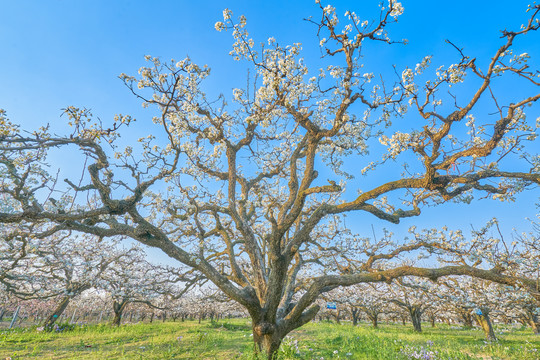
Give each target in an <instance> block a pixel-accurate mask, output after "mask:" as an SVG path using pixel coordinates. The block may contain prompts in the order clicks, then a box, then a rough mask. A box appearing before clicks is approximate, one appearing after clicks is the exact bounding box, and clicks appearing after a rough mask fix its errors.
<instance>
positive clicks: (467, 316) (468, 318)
mask: <svg viewBox="0 0 540 360" xmlns="http://www.w3.org/2000/svg"><path fill="white" fill-rule="evenodd" d="M458 314H459V317H461V320H463V325H464V326H465V327H466V328H469V329H470V328H472V327H473V316H472V314H471V311H470V310H469V309H458Z"/></svg>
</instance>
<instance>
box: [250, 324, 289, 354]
mask: <svg viewBox="0 0 540 360" xmlns="http://www.w3.org/2000/svg"><path fill="white" fill-rule="evenodd" d="M284 337H285V334H283V333H282V332H281V331H278V329H277V327H276V325H275V324H271V323H268V322H260V323H258V324H254V325H253V341H254V343H255V352H256V353H264V354H265V356H266V358H267V359H268V360H275V359H277V356H278V350H279V347H280V345H281V342H282V341H283V338H284Z"/></svg>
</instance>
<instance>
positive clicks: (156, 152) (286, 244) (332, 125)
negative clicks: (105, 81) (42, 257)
mask: <svg viewBox="0 0 540 360" xmlns="http://www.w3.org/2000/svg"><path fill="white" fill-rule="evenodd" d="M319 6H320V16H319V18H318V20H315V19H313V18H311V19H310V20H309V21H310V22H312V23H313V24H315V27H316V30H317V36H318V37H319V40H320V46H321V49H322V52H323V54H325V56H324V58H323V59H322V61H325V62H327V63H326V65H325V66H324V67H323V68H321V69H315V70H310V69H309V68H308V67H307V65H306V62H305V61H304V59H302V57H301V53H302V47H301V45H300V44H293V45H290V46H282V45H281V44H279V43H278V42H277V41H276V40H275V39H273V38H270V39H269V40H268V45H265V46H263V47H262V49H259V48H258V46H256V45H255V42H254V41H253V40H252V39H251V38H250V37H249V34H248V32H247V30H246V19H245V18H244V17H240V19H239V21H238V22H235V21H234V20H233V17H232V13H231V11H229V10H225V11H224V21H223V22H218V23H217V24H216V29H217V30H228V31H229V30H230V31H232V34H233V37H234V44H233V49H232V51H231V55H232V56H233V58H234V59H235V60H239V61H245V62H246V63H247V64H248V66H250V67H251V69H252V72H250V73H251V74H255V76H253V77H252V78H249V79H248V85H247V86H246V88H243V89H240V88H238V89H234V90H233V97H232V99H227V98H226V96H224V95H220V96H218V97H217V99H213V98H211V97H210V95H207V93H206V92H205V89H204V85H203V83H204V80H205V79H206V78H207V77H208V76H209V75H210V69H209V68H208V67H207V66H199V65H197V64H195V63H194V62H193V61H192V60H191V59H190V58H185V59H184V60H181V61H178V62H175V61H171V62H163V61H161V60H160V59H159V58H153V57H150V56H148V57H147V60H148V62H149V65H148V66H146V67H142V68H141V69H140V72H139V73H140V75H139V76H138V77H135V76H130V75H125V74H122V75H121V79H122V80H123V81H124V82H125V84H126V85H127V87H128V88H129V89H130V90H131V91H132V92H133V93H134V94H135V95H136V96H137V97H139V98H140V99H142V101H143V104H144V106H148V107H152V108H154V109H155V110H156V112H157V115H156V116H155V117H154V118H153V123H154V124H155V128H154V129H153V130H152V131H151V134H149V135H148V136H147V137H144V138H141V139H140V140H139V142H138V145H136V144H135V145H134V144H130V146H127V147H124V148H123V149H122V148H121V142H120V140H119V139H118V137H119V135H120V134H121V133H122V128H124V127H125V126H128V125H129V124H130V123H132V122H133V119H132V118H131V117H129V116H124V115H118V116H117V117H116V118H115V119H114V122H113V123H112V124H111V125H110V126H105V125H103V124H102V123H101V122H100V121H95V120H94V119H93V117H92V115H91V113H90V112H89V111H87V110H85V109H77V108H73V107H69V108H67V109H66V116H67V117H68V119H69V123H70V125H71V126H72V129H73V131H72V132H71V133H68V134H67V135H65V136H58V135H54V134H51V133H50V132H49V131H48V129H47V128H42V129H40V130H38V131H36V132H35V133H33V135H27V134H25V133H23V132H22V131H20V129H19V128H18V127H17V126H16V125H15V124H13V123H12V122H10V121H8V120H7V119H6V117H5V116H4V115H2V117H1V119H2V120H1V121H0V124H2V127H1V128H0V136H1V139H2V144H1V145H0V172H1V173H2V180H1V183H0V193H2V195H4V196H7V197H9V198H10V199H11V200H13V201H14V202H15V203H16V206H15V207H14V209H13V211H11V212H2V213H0V222H3V223H23V224H26V223H33V222H48V223H49V224H50V230H51V231H53V230H58V231H59V230H63V229H70V230H73V231H79V232H84V233H88V234H93V235H96V236H99V237H112V236H118V235H122V236H128V237H131V238H133V239H135V240H137V241H140V242H141V243H144V244H146V245H149V246H152V247H156V248H159V249H161V250H162V251H163V252H164V253H166V254H167V255H168V256H170V257H171V258H173V259H176V260H178V261H179V262H181V263H182V264H185V265H187V266H189V267H191V268H193V269H195V270H196V271H198V272H200V273H201V274H203V275H204V276H205V277H206V278H207V279H209V280H210V281H211V282H213V283H214V284H215V285H216V286H217V287H218V288H219V289H220V290H221V291H222V292H224V293H225V294H226V295H227V296H228V297H230V298H231V299H233V300H234V301H236V302H238V303H239V304H241V305H242V306H244V307H245V308H246V309H247V311H248V313H249V314H250V316H251V318H252V321H253V332H254V336H253V339H254V341H255V343H256V344H257V345H258V349H260V350H263V351H264V352H265V353H266V354H267V356H268V358H273V357H274V356H275V354H276V352H277V349H278V348H279V346H280V344H281V341H282V339H283V338H284V336H285V335H286V334H287V333H289V332H290V331H292V330H294V329H296V328H298V327H300V326H302V325H303V324H305V323H307V322H309V321H310V320H311V319H313V318H314V316H315V315H316V314H317V312H318V311H319V306H317V305H316V300H317V298H318V297H319V296H320V295H321V294H323V293H325V292H328V291H330V290H332V289H334V288H336V287H338V286H349V285H353V284H358V283H366V282H382V281H391V280H392V279H394V278H399V277H402V276H408V275H411V276H420V277H428V278H431V279H437V278H438V277H441V276H446V275H450V274H470V275H475V276H482V277H496V276H500V274H499V273H496V272H493V271H489V270H481V269H476V268H474V267H471V266H470V265H467V264H463V265H449V266H445V267H441V268H422V267H415V266H409V265H393V263H392V262H391V261H392V260H395V259H396V258H399V257H400V256H402V255H403V254H406V253H407V252H410V251H415V250H418V249H424V250H425V251H426V254H429V253H430V252H436V251H442V250H441V249H440V248H443V250H445V251H446V250H447V249H448V247H449V246H448V244H439V243H436V242H432V241H427V240H425V241H424V240H417V239H413V240H410V241H408V242H405V243H403V242H401V243H399V242H395V241H392V240H391V239H389V238H388V237H385V239H382V240H373V241H370V240H368V239H359V238H358V237H357V236H356V235H354V234H352V233H350V232H346V231H341V230H342V228H343V226H342V225H343V221H342V219H343V216H344V214H347V213H351V212H355V213H365V214H367V215H369V216H376V217H378V218H380V219H383V220H386V221H389V222H392V223H398V222H399V221H400V219H402V218H406V217H412V216H418V215H420V213H421V210H422V208H423V207H424V206H428V205H435V204H440V203H444V202H448V201H456V202H469V201H471V199H472V196H473V195H475V194H477V193H479V194H482V196H492V197H494V198H496V199H499V200H506V199H511V198H512V197H513V196H515V195H516V194H517V193H519V192H520V191H522V190H524V189H526V188H528V187H529V186H530V185H537V184H538V183H540V175H539V174H538V157H536V156H534V155H530V154H529V153H528V152H527V149H528V143H530V142H531V141H532V140H534V139H535V137H536V134H535V129H534V126H533V125H532V124H531V122H530V120H529V119H528V118H527V116H526V114H525V107H526V106H529V105H533V104H534V103H535V102H536V101H537V100H538V99H540V93H538V86H539V85H540V83H538V80H537V77H536V76H537V74H538V73H537V72H536V71H535V70H534V69H531V65H530V64H529V63H530V59H529V55H528V54H527V53H523V54H521V55H515V54H513V53H512V46H513V44H514V41H515V39H516V38H523V39H524V41H525V40H526V39H527V35H530V34H531V33H533V32H534V31H536V30H537V29H538V28H539V27H540V24H539V23H538V20H537V18H536V16H537V14H538V12H539V11H540V7H539V6H538V5H534V6H532V7H531V9H530V10H531V14H530V16H529V18H528V20H527V21H526V22H525V24H524V25H523V27H522V28H521V29H520V30H517V31H504V32H503V33H502V35H503V36H502V38H503V40H501V45H500V47H499V48H498V49H495V50H494V53H493V57H492V58H491V60H490V61H489V62H488V63H487V64H485V65H481V64H477V63H476V62H475V59H474V58H471V57H469V56H468V55H466V54H464V53H463V52H462V51H461V50H459V49H457V48H456V50H457V55H458V59H457V62H456V63H455V64H453V65H451V66H449V67H443V66H441V67H439V68H438V69H437V70H436V71H433V72H431V73H430V70H429V65H430V62H431V58H430V57H429V56H428V57H425V58H424V59H423V60H422V61H421V62H420V63H419V64H418V65H417V66H416V67H414V68H407V69H405V70H403V71H402V72H401V76H397V77H396V78H395V79H394V80H386V81H383V80H382V76H381V78H379V77H378V76H375V74H372V73H369V72H366V73H364V71H365V70H364V69H362V67H363V56H364V55H367V54H363V53H361V51H360V50H361V49H362V47H363V46H364V45H366V44H367V43H368V42H378V43H387V44H391V43H394V42H400V41H394V40H392V39H391V38H390V35H389V32H388V27H389V25H392V24H393V23H395V22H397V18H398V17H399V16H400V15H401V14H402V13H403V6H402V5H401V4H400V3H399V2H397V1H394V0H389V1H388V2H387V3H385V4H383V5H382V7H381V13H380V18H379V20H378V21H365V20H363V19H361V18H360V16H359V15H357V14H356V13H354V12H349V11H348V12H347V13H346V14H345V16H344V18H341V19H340V17H339V16H338V14H337V13H336V11H335V9H334V8H333V7H332V6H330V5H328V6H324V5H321V4H319ZM533 44H535V42H534V40H533ZM512 75H517V76H518V77H519V79H521V80H522V81H523V89H524V91H528V92H529V95H525V96H523V97H522V98H518V99H513V100H507V99H506V98H499V97H498V96H499V95H500V92H501V91H505V90H506V89H500V88H498V87H497V86H495V85H494V83H495V82H496V80H497V79H498V78H501V77H507V76H512ZM466 81H467V84H468V88H467V89H468V91H462V90H463V86H464V85H462V83H465V82H466ZM471 88H474V90H473V91H472V95H471V93H470V89H471ZM448 92H449V94H448ZM480 99H486V100H489V99H492V103H493V104H494V106H496V108H497V109H498V111H497V114H496V115H491V116H488V115H485V114H483V113H482V107H481V106H480V105H479V101H480ZM452 104H454V105H452ZM406 112H409V113H408V114H406ZM404 115H406V116H411V117H413V116H415V117H416V119H417V120H415V122H414V123H415V124H418V127H417V128H414V129H412V130H411V131H410V132H403V131H402V129H397V128H396V127H394V126H393V124H394V125H395V120H396V119H398V118H399V117H402V116H404ZM393 122H394V123H393ZM377 138H378V139H379V141H380V143H382V144H383V145H384V146H385V147H386V149H387V151H386V153H385V154H383V155H382V157H380V158H373V157H372V156H370V154H369V153H368V147H369V146H370V145H371V144H372V140H373V139H377ZM51 149H55V151H71V150H74V149H77V150H78V151H80V153H81V154H82V158H81V164H82V163H85V162H86V166H85V172H84V174H83V176H76V177H73V178H72V179H66V181H65V185H60V184H59V183H58V182H57V179H56V177H55V176H53V175H50V174H49V171H50V170H49V169H47V167H46V165H45V164H46V159H47V154H48V152H49V150H51ZM68 149H69V150H68ZM507 159H511V160H513V161H512V167H511V168H508V169H506V168H505V166H506V163H505V162H503V160H505V161H506V160H507ZM514 160H515V161H514ZM350 161H353V162H354V163H355V169H354V170H353V171H352V172H351V171H350V170H348V167H347V164H349V162H350ZM393 161H396V162H399V163H401V164H402V165H403V166H404V167H405V169H406V171H405V173H404V175H403V176H402V177H398V178H394V179H385V180H382V179H381V181H380V183H379V184H377V185H375V186H373V187H370V188H367V189H366V188H365V187H366V186H367V185H366V183H364V182H363V181H362V179H363V178H362V177H361V175H363V174H372V173H373V174H375V173H377V171H378V170H380V169H381V168H382V169H384V167H385V166H386V165H387V164H389V163H391V162H393ZM357 164H362V166H360V168H358V165H357ZM516 164H519V166H521V167H519V166H517V167H516V166H515V165H516ZM392 166H395V165H392ZM362 167H363V168H362ZM501 167H502V168H501ZM324 178H326V179H327V180H324ZM57 193H58V194H61V195H62V197H61V199H59V200H58V201H56V200H54V199H53V198H52V197H50V195H51V194H57ZM83 199H84V200H83ZM53 200H54V201H53ZM396 264H399V263H398V262H396ZM308 270H309V272H308ZM504 279H506V278H503V280H504ZM510 280H511V279H510V278H508V279H507V280H505V281H510ZM528 284H529V285H530V286H531V287H532V286H533V284H532V283H528Z"/></svg>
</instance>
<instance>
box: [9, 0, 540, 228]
mask: <svg viewBox="0 0 540 360" xmlns="http://www.w3.org/2000/svg"><path fill="white" fill-rule="evenodd" d="M323 3H325V4H326V2H323ZM359 3H360V4H361V5H358V4H359ZM402 3H403V5H404V7H405V12H404V14H403V16H401V17H400V18H399V23H398V24H394V25H392V26H391V27H390V28H389V29H390V34H391V36H394V37H395V38H398V39H399V38H407V39H408V40H409V45H407V46H402V45H395V46H392V47H387V46H384V47H383V46H380V47H377V48H376V49H374V50H373V51H375V52H376V53H374V54H367V53H366V54H365V55H366V58H369V60H368V61H370V62H371V64H372V65H373V66H374V67H377V66H378V63H379V62H384V63H386V64H387V65H391V64H396V65H398V68H402V67H403V66H405V65H409V66H412V67H414V65H415V64H416V63H417V62H419V61H420V60H421V59H422V57H423V56H424V55H428V54H431V55H434V59H433V63H434V64H435V65H436V66H438V65H440V64H446V65H449V64H450V63H451V61H450V60H449V57H451V59H452V60H456V59H457V58H456V52H455V50H453V49H452V48H451V47H450V46H448V45H446V44H445V43H444V39H446V38H448V39H450V40H451V41H452V42H454V43H455V44H457V45H459V46H460V47H463V48H464V50H465V51H466V53H468V54H470V55H471V57H477V58H478V59H479V62H480V63H481V62H482V61H483V64H485V63H486V61H487V60H488V59H489V56H490V55H491V54H493V53H494V51H495V49H496V48H497V46H499V45H500V44H501V42H502V41H501V39H499V36H500V33H499V30H501V29H503V28H508V29H518V28H519V25H520V24H522V23H523V22H524V21H525V19H526V13H525V10H526V7H527V4H528V2H527V1H522V0H515V1H513V2H512V3H511V4H510V2H507V1H499V0H497V1H489V2H488V1H470V0H469V1H463V0H458V1H452V2H450V1H424V0H422V1H421V0H414V1H412V0H409V1H402ZM332 4H333V5H334V6H336V8H337V9H338V13H339V14H340V15H341V14H343V13H344V12H345V10H349V9H350V10H354V11H356V12H357V13H358V14H359V15H360V16H361V17H364V16H365V19H367V20H372V19H375V18H376V14H377V4H378V2H377V1H337V2H333V3H332ZM225 7H228V8H230V9H231V10H232V11H233V12H234V14H235V15H239V14H245V15H246V16H247V19H248V29H249V30H250V33H251V34H252V36H253V38H255V39H256V40H257V41H261V42H262V41H265V40H266V39H267V38H268V37H270V36H273V37H275V38H276V39H277V40H278V41H279V42H280V43H282V44H287V43H292V42H301V43H303V44H304V48H305V54H304V56H305V57H306V59H308V60H312V61H313V62H314V63H316V62H317V61H318V57H319V55H320V53H319V50H318V40H317V38H316V36H315V32H316V29H315V27H314V26H313V25H311V24H309V23H308V22H306V21H303V20H302V19H303V18H306V17H308V16H310V15H313V16H314V17H317V16H318V11H317V7H316V5H315V3H314V1H311V0H310V1H304V0H300V1H282V0H279V1H228V2H224V1H197V2H195V1H173V0H156V1H148V0H147V1H127V0H117V1H102V0H92V1H90V0H87V1H68V0H63V1H60V0H48V1H41V0H35V1H7V0H0V14H2V21H1V22H0V44H1V53H0V54H1V55H0V108H4V109H5V110H7V112H8V116H9V117H10V118H11V120H12V121H14V122H16V123H20V124H22V125H23V127H25V128H35V127H37V126H40V125H43V124H45V123H50V124H52V126H53V128H54V129H62V124H63V122H64V120H63V119H61V118H60V117H59V115H60V114H61V110H60V109H62V108H64V107H66V106H68V105H74V106H81V107H82V106H85V107H88V108H91V109H92V111H93V113H94V114H95V115H97V116H99V117H100V118H102V119H104V120H106V119H110V118H112V116H113V115H114V114H116V113H123V114H132V115H134V116H135V117H137V118H144V117H149V116H150V113H148V112H147V111H145V110H143V109H142V108H141V106H140V103H139V101H138V100H137V99H135V98H134V97H133V96H132V95H131V94H130V93H129V91H128V90H127V89H126V88H125V87H124V86H123V85H122V82H121V81H120V80H119V79H118V78H117V76H118V75H119V74H120V73H122V72H125V73H128V74H136V72H137V69H138V68H139V67H140V66H143V65H144V59H143V56H144V55H146V54H150V55H152V56H159V57H162V58H163V59H170V58H175V59H181V58H183V57H185V56H186V55H190V56H191V58H192V59H193V60H194V61H195V62H197V63H199V64H208V65H209V66H210V67H212V69H213V70H212V76H211V79H210V81H209V82H208V83H207V86H208V87H210V88H212V89H215V91H216V93H219V92H223V93H224V94H225V95H227V96H230V94H231V90H232V88H233V87H237V86H242V85H243V84H245V77H244V76H245V69H244V67H243V65H242V64H238V63H235V62H233V61H232V59H231V58H230V57H228V56H227V55H226V54H227V52H228V51H229V50H230V45H231V43H232V41H231V37H230V34H229V33H218V32H216V31H215V30H214V23H215V22H216V21H219V20H221V19H222V15H221V14H222V10H223V9H224V8H225ZM531 38H533V39H536V40H535V41H536V43H537V44H538V43H540V34H532V36H531ZM531 43H532V44H534V41H532V42H531V41H529V42H528V44H529V45H530V44H531ZM516 45H517V46H516V48H517V50H516V51H519V49H520V47H523V48H524V51H528V52H529V53H530V54H531V55H532V56H533V59H532V61H533V62H534V63H536V64H538V60H537V59H538V58H539V57H538V56H540V49H539V46H538V45H536V46H533V47H531V46H529V47H526V45H527V44H526V43H525V42H523V43H522V42H520V41H518V42H517V43H516ZM535 54H536V55H538V56H537V57H536V59H535V58H534V56H535ZM384 71H388V69H386V70H384ZM516 91H517V90H516V89H512V90H511V91H510V90H509V93H513V92H516ZM535 109H536V110H535V111H536V112H535V113H534V115H532V116H534V117H535V118H536V117H538V116H540V114H539V111H538V106H536V108H535ZM538 194H539V193H538V190H535V191H533V192H528V193H526V194H522V196H521V197H520V199H519V201H518V202H516V203H511V204H501V203H498V202H494V201H486V200H483V201H477V202H474V203H473V204H471V205H470V206H467V207H466V208H463V206H461V205H460V206H455V205H451V204H450V205H444V206H440V207H437V208H432V209H425V211H424V214H423V215H422V216H420V217H418V218H414V219H409V220H406V221H403V223H402V225H399V226H397V227H396V226H393V225H390V224H387V223H383V222H381V221H378V220H377V219H374V218H372V217H369V215H368V217H367V218H366V215H363V219H364V220H363V221H364V222H365V224H374V225H375V227H376V228H377V229H380V228H382V227H383V226H384V227H387V228H389V229H391V230H394V231H396V232H398V233H400V232H402V231H403V229H406V228H407V227H408V226H410V225H412V224H416V225H418V226H419V227H423V226H425V227H433V226H441V225H444V224H447V225H449V226H452V227H463V228H468V227H469V224H474V225H475V226H476V227H480V226H481V225H482V224H483V223H485V221H487V220H488V219H490V218H492V217H493V216H497V217H499V218H500V219H501V226H502V228H503V230H505V232H506V233H510V231H511V229H512V227H516V228H518V229H526V228H527V227H528V226H527V222H526V221H525V220H524V218H525V217H526V216H528V217H534V215H535V214H536V212H537V209H536V208H535V206H534V204H535V203H536V202H538ZM360 230H361V229H360ZM370 230H371V228H369V231H370Z"/></svg>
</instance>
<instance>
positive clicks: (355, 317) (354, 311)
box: [351, 307, 360, 326]
mask: <svg viewBox="0 0 540 360" xmlns="http://www.w3.org/2000/svg"><path fill="white" fill-rule="evenodd" d="M359 314H360V311H359V310H358V309H357V308H355V307H351V317H352V324H353V326H356V325H358V317H359V316H358V315H359Z"/></svg>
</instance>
